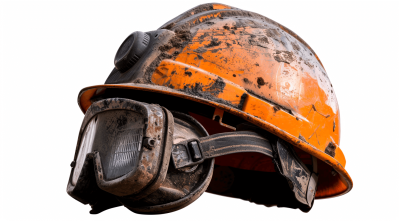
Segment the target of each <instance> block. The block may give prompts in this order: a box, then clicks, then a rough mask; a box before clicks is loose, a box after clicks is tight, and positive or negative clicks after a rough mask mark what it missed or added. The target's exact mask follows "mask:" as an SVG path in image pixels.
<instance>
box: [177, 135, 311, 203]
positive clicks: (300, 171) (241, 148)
mask: <svg viewBox="0 0 400 224" xmlns="http://www.w3.org/2000/svg"><path fill="white" fill-rule="evenodd" d="M239 152H258V153H262V154H264V155H267V156H269V157H271V158H273V161H274V163H275V166H276V167H277V169H278V170H279V173H280V174H281V175H282V176H284V177H285V178H286V180H287V181H288V184H289V186H290V188H291V189H292V191H293V192H294V195H295V198H296V200H297V201H299V202H300V203H302V204H304V205H306V206H307V207H308V208H309V209H311V207H312V204H313V201H314V197H315V192H316V187H317V182H318V166H317V159H316V158H315V157H312V161H313V168H312V171H310V170H309V169H308V168H307V166H306V165H305V164H304V163H303V162H302V161H301V160H300V159H299V158H298V156H297V155H296V153H295V151H294V150H293V148H292V146H291V145H290V144H288V143H286V142H285V141H283V140H281V139H278V140H277V141H269V140H268V139H267V138H265V137H264V136H262V135H260V134H258V133H256V132H252V131H236V132H225V133H219V134H215V135H211V136H207V137H203V138H200V139H189V140H186V141H183V142H180V143H178V144H175V145H174V146H173V149H172V156H171V160H172V163H173V164H174V166H175V168H177V169H179V168H183V167H190V166H194V165H196V164H199V163H202V162H203V161H204V160H205V159H211V158H215V157H218V156H224V155H228V154H233V153H239Z"/></svg>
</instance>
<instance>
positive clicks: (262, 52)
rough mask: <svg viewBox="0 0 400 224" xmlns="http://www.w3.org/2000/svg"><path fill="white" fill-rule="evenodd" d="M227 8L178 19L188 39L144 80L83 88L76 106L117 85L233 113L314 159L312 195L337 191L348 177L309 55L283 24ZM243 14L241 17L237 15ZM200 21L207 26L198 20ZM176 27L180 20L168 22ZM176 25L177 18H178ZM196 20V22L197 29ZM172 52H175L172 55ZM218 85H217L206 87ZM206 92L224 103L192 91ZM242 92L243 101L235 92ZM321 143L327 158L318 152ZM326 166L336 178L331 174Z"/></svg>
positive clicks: (331, 104) (344, 188)
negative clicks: (220, 85)
mask: <svg viewBox="0 0 400 224" xmlns="http://www.w3.org/2000/svg"><path fill="white" fill-rule="evenodd" d="M229 8H230V7H228V6H224V5H220V4H214V9H215V10H210V11H208V12H207V13H205V12H202V13H198V14H196V13H195V12H194V11H193V12H192V14H191V15H192V16H191V17H190V18H187V17H185V19H184V20H183V19H182V21H184V23H185V24H186V25H185V26H187V27H189V28H188V29H189V30H190V32H191V34H192V36H191V37H190V41H188V43H186V44H185V45H184V46H183V48H179V47H173V48H169V50H168V51H166V52H165V53H167V54H169V55H175V56H174V57H172V58H171V59H164V60H163V61H161V62H160V63H159V65H158V67H157V68H156V69H155V71H154V73H153V74H151V75H150V77H149V78H150V80H151V83H149V84H138V83H126V84H106V85H100V86H93V87H88V88H86V89H83V90H82V91H81V93H80V95H79V98H78V102H79V105H80V106H81V108H82V110H83V111H86V110H87V108H88V107H89V106H90V99H91V98H92V96H94V95H95V94H96V89H99V88H104V87H105V88H125V89H134V90H144V91H152V92H159V93H162V94H168V95H173V96H176V97H181V98H185V99H190V100H193V101H196V102H200V103H203V104H207V105H210V106H213V107H215V108H217V109H218V110H223V111H226V112H229V113H231V114H233V115H236V116H238V117H241V118H243V119H245V120H247V121H249V122H251V123H253V124H255V125H257V126H259V127H261V128H263V129H265V130H267V131H269V132H271V133H273V134H275V135H276V136H278V137H280V138H282V139H284V140H286V141H288V142H290V143H291V144H292V145H293V146H294V147H296V148H298V149H300V150H302V151H304V152H305V153H307V154H310V155H313V156H315V157H317V158H318V159H319V164H320V166H319V167H320V179H319V185H318V191H317V194H316V197H317V198H326V197H332V196H337V195H341V194H345V193H347V192H349V191H350V190H351V188H352V185H353V183H352V180H351V177H350V175H349V174H348V173H347V171H346V170H345V168H344V166H345V165H346V160H345V157H344V154H343V152H342V151H341V149H340V147H339V144H340V115H339V108H338V104H337V101H336V97H335V94H334V91H333V87H332V85H331V84H330V81H329V78H328V76H327V75H326V72H325V70H324V67H323V65H322V63H321V62H320V60H319V58H318V57H317V55H316V54H315V52H314V51H313V50H312V49H311V48H310V47H309V46H308V45H307V44H306V43H305V42H304V41H303V40H302V39H301V38H300V37H298V36H297V35H296V34H295V33H293V32H292V31H290V30H289V29H287V28H286V27H284V26H282V25H280V24H278V23H276V22H274V21H272V20H269V19H267V18H265V17H264V18H261V17H260V16H259V15H258V14H252V13H244V14H243V17H240V18H237V17H236V18H235V17H234V16H229V14H228V13H231V11H229ZM244 17H246V20H243V18H244ZM205 21H208V22H209V23H208V25H207V26H206V25H204V22H205ZM175 22H176V23H177V24H178V25H176V26H179V25H182V24H180V22H181V21H180V20H177V21H175ZM181 23H183V22H181ZM199 24H202V25H201V26H200V25H199ZM175 52H178V54H175ZM221 81H222V82H223V83H224V84H225V86H224V88H220V89H218V90H215V89H214V84H216V83H217V82H221ZM190 90H196V91H199V92H201V93H203V94H208V95H211V96H212V97H215V98H216V99H219V100H224V102H226V103H219V102H217V101H215V100H213V99H211V98H206V97H204V96H202V95H201V94H200V95H196V94H193V93H191V91H190ZM245 94H247V95H246V96H247V97H245V98H243V99H245V101H244V102H241V97H242V96H244V95H245ZM329 144H333V145H334V146H335V147H336V150H335V154H334V156H333V155H332V156H331V155H329V154H327V153H325V150H326V148H327V146H328V145H329ZM332 169H333V170H335V171H336V172H337V173H338V175H336V176H335V175H333V174H332Z"/></svg>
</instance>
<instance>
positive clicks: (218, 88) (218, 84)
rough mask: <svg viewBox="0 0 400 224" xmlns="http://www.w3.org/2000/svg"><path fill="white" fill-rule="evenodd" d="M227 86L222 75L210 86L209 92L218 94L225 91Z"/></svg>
mask: <svg viewBox="0 0 400 224" xmlns="http://www.w3.org/2000/svg"><path fill="white" fill-rule="evenodd" d="M225 86H226V84H225V82H224V80H222V78H221V77H218V78H217V80H215V82H214V84H213V85H212V86H211V87H210V89H209V92H210V93H211V94H213V95H214V96H218V94H219V93H220V92H222V91H224V88H225Z"/></svg>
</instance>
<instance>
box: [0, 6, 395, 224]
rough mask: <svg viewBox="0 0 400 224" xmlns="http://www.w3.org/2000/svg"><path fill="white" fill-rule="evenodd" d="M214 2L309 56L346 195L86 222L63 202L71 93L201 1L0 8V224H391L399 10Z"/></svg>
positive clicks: (72, 137) (216, 200)
mask: <svg viewBox="0 0 400 224" xmlns="http://www.w3.org/2000/svg"><path fill="white" fill-rule="evenodd" d="M219 2H221V3H225V4H228V5H231V6H235V7H238V8H241V9H245V10H249V11H253V12H257V13H259V14H262V15H265V16H267V17H269V18H271V19H273V20H275V21H277V22H279V23H281V24H283V25H284V26H286V27H288V28H289V29H291V30H293V31H294V32H295V33H297V34H298V35H299V36H300V37H302V38H303V39H304V40H305V41H306V42H307V43H308V44H309V45H310V46H311V47H312V48H313V49H314V50H315V52H316V53H317V54H318V56H319V58H320V59H321V60H322V62H323V64H324V66H325V68H326V71H327V72H328V75H329V77H330V80H331V82H332V84H333V86H334V88H335V92H336V93H337V98H338V102H339V106H340V112H341V124H342V132H341V137H342V140H341V144H340V146H341V148H342V150H343V152H344V153H345V156H346V159H347V165H346V169H347V170H348V172H349V173H350V175H351V176H352V178H353V181H354V188H353V190H352V191H351V192H350V193H348V194H347V195H344V196H341V197H338V198H333V199H329V200H317V201H316V202H315V204H314V208H313V209H312V210H311V212H309V213H308V214H305V213H302V212H301V211H299V210H292V209H285V208H276V207H274V208H267V207H264V206H261V205H255V204H252V203H249V202H247V201H242V200H239V199H231V198H224V197H220V196H215V195H211V194H208V193H205V194H204V195H203V196H202V197H200V198H199V199H198V200H197V201H195V202H194V203H193V204H191V205H190V206H188V207H186V208H184V209H183V210H180V211H177V212H174V213H171V214H166V215H156V216H144V215H137V214H134V213H131V212H129V211H128V210H127V209H125V208H124V207H118V208H114V209H111V210H108V211H105V212H103V213H101V214H99V215H90V214H89V210H90V207H89V206H85V205H82V204H80V203H79V202H77V201H75V200H74V199H72V198H70V197H69V196H68V195H67V193H66V186H67V180H68V177H69V172H70V166H69V165H70V162H71V161H72V159H73V154H74V150H75V144H76V140H77V136H78V130H79V128H80V125H81V122H82V119H83V114H82V112H81V111H80V109H79V108H78V105H77V100H76V99H77V95H78V92H79V90H80V89H81V88H83V87H86V86H90V85H94V84H102V83H104V81H105V79H106V78H107V76H108V74H109V72H110V71H111V70H112V68H113V66H114V65H113V59H114V55H115V52H116V51H117V49H118V47H119V46H120V44H121V43H122V41H123V40H124V39H125V38H126V37H127V36H128V35H129V34H130V33H131V32H133V31H137V30H138V31H150V30H155V29H157V28H158V27H159V26H161V25H162V24H163V23H165V22H166V21H168V20H170V19H172V18H173V17H175V16H177V15H179V14H180V13H182V12H184V11H186V10H188V9H190V8H192V7H194V6H196V5H199V4H202V3H206V1H195V0H193V1H187V0H185V1H150V0H146V1H133V0H131V1H83V0H80V1H1V3H0V10H1V13H0V16H1V19H0V24H1V28H0V38H1V48H0V55H1V60H0V69H1V70H0V75H1V79H0V84H1V88H0V90H1V94H0V96H1V102H0V114H1V123H0V130H1V134H0V138H1V139H0V143H1V156H0V159H1V160H0V161H1V162H0V165H1V169H0V172H1V175H0V189H1V190H0V193H1V199H0V204H1V209H0V213H1V214H0V222H1V223H99V224H100V223H108V224H109V223H144V222H145V223H273V222H279V223H316V222H322V223H376V222H379V223H400V219H399V212H400V205H399V201H400V196H399V186H400V181H399V178H400V174H399V171H400V169H399V165H398V163H399V161H400V159H399V150H400V146H399V138H400V131H399V127H400V121H399V115H400V114H399V111H400V107H399V104H400V99H399V97H400V94H399V89H400V87H399V85H400V82H399V81H400V79H399V76H400V70H399V65H400V63H399V62H400V57H399V51H400V47H399V46H400V45H399V40H400V35H399V27H400V23H399V21H400V18H399V14H400V13H399V11H400V6H399V2H398V1H397V2H386V1H375V2H368V1H359V2H357V1H343V2H340V1H278V0H276V1H265V0H264V1H250V0H241V1H232V0H230V1H224V0H220V1H219Z"/></svg>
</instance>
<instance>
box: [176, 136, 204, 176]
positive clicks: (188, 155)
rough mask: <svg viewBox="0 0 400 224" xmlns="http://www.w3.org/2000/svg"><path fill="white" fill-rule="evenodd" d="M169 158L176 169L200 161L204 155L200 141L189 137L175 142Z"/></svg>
mask: <svg viewBox="0 0 400 224" xmlns="http://www.w3.org/2000/svg"><path fill="white" fill-rule="evenodd" d="M171 158H172V161H173V164H174V166H175V168H176V169H179V168H183V167H188V166H194V165H197V164H199V163H202V162H203V161H204V156H203V151H202V149H201V145H200V141H199V140H198V139H189V140H186V141H183V142H179V143H178V144H175V145H174V146H173V149H172V154H171Z"/></svg>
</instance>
